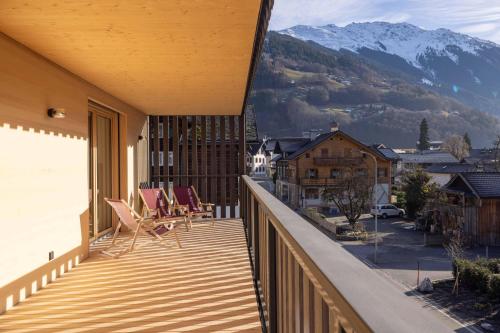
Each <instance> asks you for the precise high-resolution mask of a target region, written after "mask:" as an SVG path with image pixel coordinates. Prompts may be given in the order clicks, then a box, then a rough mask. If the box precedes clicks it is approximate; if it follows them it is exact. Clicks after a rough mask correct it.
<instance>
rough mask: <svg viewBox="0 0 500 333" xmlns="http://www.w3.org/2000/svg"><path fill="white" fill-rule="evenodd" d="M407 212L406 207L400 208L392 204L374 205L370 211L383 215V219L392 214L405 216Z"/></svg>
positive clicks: (373, 213) (373, 214) (379, 215)
mask: <svg viewBox="0 0 500 333" xmlns="http://www.w3.org/2000/svg"><path fill="white" fill-rule="evenodd" d="M405 213H406V212H405V210H404V209H401V208H398V207H396V206H394V205H390V204H381V205H376V206H373V207H372V209H371V211H370V214H372V216H375V215H377V216H378V217H381V218H383V219H386V218H388V217H390V216H404V215H405Z"/></svg>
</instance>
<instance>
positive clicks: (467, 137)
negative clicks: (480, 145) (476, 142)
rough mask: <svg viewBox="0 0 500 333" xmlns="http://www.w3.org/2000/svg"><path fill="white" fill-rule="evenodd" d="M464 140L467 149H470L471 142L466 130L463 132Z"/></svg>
mask: <svg viewBox="0 0 500 333" xmlns="http://www.w3.org/2000/svg"><path fill="white" fill-rule="evenodd" d="M464 141H465V143H466V144H467V145H468V146H469V150H471V149H472V143H471V141H470V137H469V133H467V132H465V134H464Z"/></svg>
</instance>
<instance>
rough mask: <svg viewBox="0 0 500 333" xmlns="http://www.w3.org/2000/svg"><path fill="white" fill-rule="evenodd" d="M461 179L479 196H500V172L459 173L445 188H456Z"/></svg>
mask: <svg viewBox="0 0 500 333" xmlns="http://www.w3.org/2000/svg"><path fill="white" fill-rule="evenodd" d="M459 180H461V181H463V182H464V183H465V184H466V185H467V187H468V188H469V189H470V190H471V192H472V193H474V195H476V196H477V197H479V198H500V172H466V173H459V174H458V175H457V176H455V177H454V178H452V179H451V180H450V182H448V184H446V185H445V188H446V189H451V190H454V188H455V186H454V185H455V184H456V183H457V181H459Z"/></svg>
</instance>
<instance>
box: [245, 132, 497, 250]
mask: <svg viewBox="0 0 500 333" xmlns="http://www.w3.org/2000/svg"><path fill="white" fill-rule="evenodd" d="M418 146H419V142H416V145H415V147H411V148H408V147H388V146H386V145H384V144H377V143H363V142H361V141H360V140H358V139H357V138H355V137H352V136H350V135H348V134H347V133H345V132H343V131H342V130H341V129H340V128H339V125H338V124H337V123H335V122H334V123H332V124H331V129H330V131H329V132H325V131H321V130H314V129H312V130H310V131H307V132H304V133H303V135H302V136H301V137H281V138H275V137H264V138H263V139H261V140H259V141H254V142H249V143H248V149H247V158H246V161H247V173H248V174H249V175H250V176H252V177H255V178H262V179H266V178H267V179H269V180H272V186H271V187H272V191H273V193H274V194H275V196H276V197H277V198H279V199H280V200H281V201H283V202H284V203H286V204H287V205H289V206H290V207H291V208H293V209H295V210H301V211H303V210H305V209H311V208H313V209H315V210H317V211H318V212H320V213H322V214H325V215H327V216H336V215H342V213H343V212H341V210H339V208H338V207H337V205H336V204H335V203H333V202H331V201H328V200H326V199H325V197H324V195H322V193H324V192H325V191H328V190H329V189H335V188H338V187H339V186H340V182H341V180H342V179H343V178H345V177H343V176H345V174H346V173H347V172H350V173H351V174H354V175H357V176H362V177H363V176H364V178H366V179H372V181H373V179H375V178H376V184H375V185H373V186H375V187H374V188H373V192H372V193H373V205H375V204H376V205H377V206H379V205H380V207H382V208H387V209H389V208H391V207H392V208H394V209H397V207H401V206H404V205H405V203H404V202H401V200H400V198H399V196H400V193H402V191H404V186H405V184H404V182H405V176H407V175H409V174H412V173H415V172H417V171H418V172H421V173H422V174H424V175H425V177H427V180H426V182H427V183H428V184H429V185H432V187H433V188H434V189H436V193H438V195H436V196H433V197H429V198H427V199H426V202H425V203H424V204H423V205H422V207H419V208H418V209H417V210H418V211H416V212H414V213H415V214H412V216H411V217H412V218H414V219H420V222H421V224H423V228H426V229H427V230H428V231H430V232H431V233H437V234H441V235H442V236H443V237H444V239H448V240H449V239H452V238H454V237H457V234H459V235H460V237H462V238H463V239H464V240H465V241H467V242H468V243H469V244H471V245H500V230H497V228H496V227H495V225H496V223H498V222H497V221H496V220H498V219H500V215H498V214H493V213H491V212H492V211H493V212H494V211H495V208H496V207H499V208H500V173H499V172H498V171H497V164H498V163H497V161H498V157H497V154H496V153H495V152H496V151H497V149H494V148H490V149H474V148H470V147H469V148H468V152H467V153H466V154H464V156H458V158H457V154H456V153H455V152H453V151H450V149H448V148H445V147H444V143H443V141H429V142H428V143H427V149H423V150H421V149H418V148H417V147H418ZM375 174H376V177H375ZM343 186H345V185H343ZM358 196H359V195H358ZM436 197H439V200H438V199H436ZM437 202H439V204H437ZM372 208H373V207H372ZM366 210H369V209H366ZM395 211H396V210H395ZM400 211H401V210H400ZM406 213H408V212H406Z"/></svg>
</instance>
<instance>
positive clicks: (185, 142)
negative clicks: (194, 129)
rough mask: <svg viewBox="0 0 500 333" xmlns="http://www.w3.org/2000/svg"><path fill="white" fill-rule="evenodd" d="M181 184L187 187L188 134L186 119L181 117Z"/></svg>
mask: <svg viewBox="0 0 500 333" xmlns="http://www.w3.org/2000/svg"><path fill="white" fill-rule="evenodd" d="M181 166H182V169H181V174H182V177H181V184H182V185H183V186H188V185H189V132H188V118H187V116H184V117H182V163H181Z"/></svg>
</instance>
